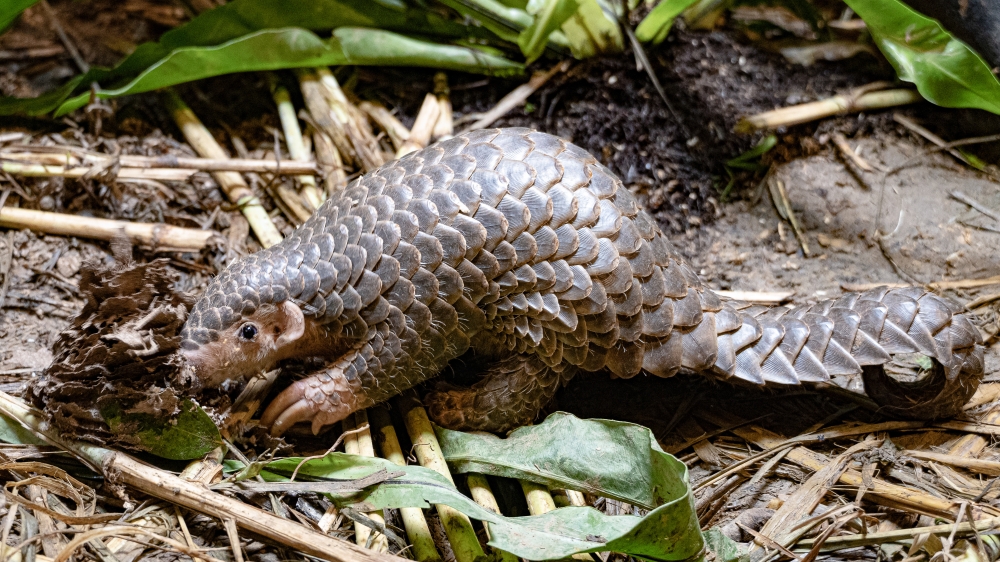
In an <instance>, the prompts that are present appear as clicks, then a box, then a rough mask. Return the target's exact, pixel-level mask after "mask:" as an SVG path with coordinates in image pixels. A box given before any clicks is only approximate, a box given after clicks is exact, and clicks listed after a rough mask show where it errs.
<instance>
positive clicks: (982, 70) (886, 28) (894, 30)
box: [846, 0, 1000, 113]
mask: <svg viewBox="0 0 1000 562" xmlns="http://www.w3.org/2000/svg"><path fill="white" fill-rule="evenodd" d="M846 2H847V5H848V6H850V7H851V9H853V10H854V11H855V12H857V14H858V15H859V16H861V18H862V19H864V20H865V24H866V25H867V26H868V30H869V31H870V32H871V34H872V37H873V38H874V39H875V42H876V44H878V47H879V49H881V50H882V53H883V54H884V55H885V57H886V58H887V59H889V62H890V63H891V64H892V66H893V68H895V69H896V74H897V75H898V76H899V78H900V79H901V80H905V81H907V82H913V83H914V84H916V85H917V90H918V91H919V92H920V94H921V95H923V96H924V97H925V98H927V99H928V100H929V101H931V102H933V103H935V104H937V105H941V106H945V107H976V108H979V109H985V110H986V111H990V112H993V113H1000V81H997V77H996V76H994V75H993V73H992V72H991V71H990V66H989V65H988V64H987V63H986V62H985V61H984V60H983V59H982V57H980V56H979V55H978V54H976V53H975V52H974V51H973V50H972V49H970V48H969V47H968V46H966V45H965V44H964V43H962V42H961V41H959V40H958V39H956V38H955V37H953V36H952V35H951V34H950V33H948V32H947V31H945V30H944V29H943V28H942V27H941V26H940V25H939V24H938V23H937V22H936V21H934V20H932V19H930V18H927V17H925V16H923V15H921V14H919V13H918V12H916V11H915V10H913V9H911V8H909V7H908V6H906V5H904V4H903V3H902V2H899V1H898V0H846Z"/></svg>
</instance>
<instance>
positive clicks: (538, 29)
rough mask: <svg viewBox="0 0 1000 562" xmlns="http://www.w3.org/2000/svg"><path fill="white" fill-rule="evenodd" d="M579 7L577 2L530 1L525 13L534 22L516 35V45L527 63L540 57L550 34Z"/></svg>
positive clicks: (571, 0)
mask: <svg viewBox="0 0 1000 562" xmlns="http://www.w3.org/2000/svg"><path fill="white" fill-rule="evenodd" d="M579 7H580V4H579V3H578V2H577V0H532V1H531V2H529V3H528V6H527V11H528V13H529V14H531V15H533V16H534V21H532V22H531V25H529V26H528V27H527V28H525V30H524V31H522V32H521V34H520V35H518V37H517V45H518V47H520V48H521V52H522V53H524V56H525V58H527V59H528V62H529V63H531V62H533V61H534V60H535V59H537V58H538V57H540V56H542V52H543V51H545V45H546V44H548V42H549V36H550V35H552V32H553V31H555V30H557V29H559V28H560V27H562V24H563V23H565V22H566V20H568V19H569V18H570V17H571V16H572V15H573V14H574V13H576V11H577V9H578V8H579Z"/></svg>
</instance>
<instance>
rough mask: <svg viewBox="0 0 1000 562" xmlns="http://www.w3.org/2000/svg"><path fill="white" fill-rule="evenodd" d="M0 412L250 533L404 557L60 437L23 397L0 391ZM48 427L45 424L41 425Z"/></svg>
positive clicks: (327, 553) (350, 553)
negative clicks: (322, 531)
mask: <svg viewBox="0 0 1000 562" xmlns="http://www.w3.org/2000/svg"><path fill="white" fill-rule="evenodd" d="M0 412H2V413H3V414H5V415H6V416H7V417H10V418H12V419H14V420H16V421H17V422H19V423H21V425H23V426H25V427H26V428H28V429H29V430H31V431H32V432H34V433H36V434H38V435H41V436H43V437H44V438H45V439H46V440H47V441H49V442H51V443H52V444H54V445H55V446H57V447H60V448H62V449H64V450H66V451H68V452H70V453H71V454H73V455H75V456H77V457H78V458H80V460H82V461H83V462H84V464H86V465H88V466H90V467H91V468H92V469H94V470H95V471H97V472H99V473H101V474H104V475H105V477H106V478H109V479H111V478H113V479H114V481H115V482H117V483H119V484H121V485H125V486H131V487H133V488H135V489H136V490H138V491H139V492H142V493H145V494H148V495H150V496H153V497H155V498H160V499H163V500H166V501H169V502H171V503H174V504H177V505H180V506H182V507H184V508H187V509H190V510H193V511H196V512H198V513H202V514H205V515H207V516H209V517H215V518H217V519H220V520H225V519H233V520H235V521H236V524H237V525H238V526H240V527H242V528H243V529H245V530H247V531H250V532H251V533H256V534H258V535H261V536H263V537H266V538H268V539H271V540H273V541H275V542H277V543H279V544H283V545H286V546H288V547H289V548H292V549H294V550H297V551H300V552H303V553H305V554H308V555H310V556H315V557H318V558H321V559H323V560H335V561H343V562H403V561H404V560H405V559H403V558H400V557H398V556H393V555H391V554H386V553H381V552H376V551H374V550H368V549H364V548H361V547H359V546H357V545H354V544H351V543H349V542H346V541H342V540H339V539H335V538H333V537H330V536H327V535H324V534H322V533H318V532H316V531H313V530H312V529H310V528H308V527H305V526H303V525H300V524H298V523H295V522H293V521H290V520H288V519H282V518H281V517H278V516H276V515H274V514H272V513H269V512H267V511H264V510H262V509H258V508H256V507H254V506H251V505H248V504H245V503H243V502H241V501H239V500H236V499H233V498H230V497H227V496H224V495H222V494H220V493H217V492H213V491H212V490H210V489H208V488H207V487H205V486H204V485H203V484H196V483H194V482H189V481H187V480H184V479H183V478H180V477H178V476H175V475H173V474H171V473H169V472H166V471H163V470H160V469H158V468H155V467H152V466H149V465H146V464H143V463H141V462H139V461H138V460H137V459H135V458H133V457H131V456H129V455H126V454H124V453H120V452H117V451H111V450H108V449H103V448H101V447H96V446H94V445H90V444H87V443H81V442H76V441H71V440H68V439H65V438H64V437H63V436H62V435H60V434H58V433H56V432H55V431H52V429H51V428H50V427H49V426H48V424H46V423H45V422H44V421H43V416H42V415H41V413H40V412H38V411H37V410H33V409H31V408H29V407H28V406H27V405H26V404H24V402H22V401H20V400H18V399H16V398H14V397H12V396H10V395H9V394H6V393H3V392H0ZM46 428H48V429H46Z"/></svg>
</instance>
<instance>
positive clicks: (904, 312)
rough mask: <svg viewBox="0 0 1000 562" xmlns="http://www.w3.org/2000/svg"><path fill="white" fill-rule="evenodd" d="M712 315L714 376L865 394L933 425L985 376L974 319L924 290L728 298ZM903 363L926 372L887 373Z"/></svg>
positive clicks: (960, 403) (961, 402)
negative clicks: (772, 301) (807, 298)
mask: <svg viewBox="0 0 1000 562" xmlns="http://www.w3.org/2000/svg"><path fill="white" fill-rule="evenodd" d="M714 316H715V318H714V324H715V331H716V334H715V336H716V337H715V340H716V342H717V343H716V346H715V347H716V349H715V361H714V363H713V364H712V365H711V367H710V368H709V369H707V372H710V373H713V374H714V375H716V376H718V377H720V378H723V379H735V380H737V381H743V382H747V383H752V384H756V385H765V384H777V385H797V384H802V383H818V384H820V385H823V384H827V385H829V384H832V385H835V386H837V387H840V388H843V389H845V390H849V391H853V392H863V393H865V394H867V395H868V396H869V397H870V398H872V399H873V400H874V401H875V402H876V403H878V404H879V405H880V406H881V408H882V410H883V411H885V412H887V413H890V414H893V415H899V416H905V417H909V418H918V419H932V418H939V417H946V416H950V415H954V414H955V413H958V412H959V411H961V408H962V406H963V405H964V404H965V403H966V401H968V399H969V398H971V397H972V394H973V393H974V392H975V391H976V388H977V387H978V385H979V381H980V380H981V379H982V376H983V371H984V364H983V353H984V348H983V341H982V337H981V336H980V334H979V330H978V329H977V328H976V326H974V325H973V323H972V322H971V321H970V319H969V316H967V315H966V314H963V313H961V312H960V311H959V310H957V309H956V308H954V307H953V306H952V305H950V304H949V303H948V302H947V301H945V300H943V299H941V298H940V297H938V296H936V295H934V294H931V293H928V292H926V291H925V290H923V289H921V288H919V287H907V288H902V289H888V288H885V287H881V288H877V289H873V290H870V291H867V292H864V293H851V294H847V295H844V296H842V297H839V298H837V299H832V300H828V301H823V302H820V303H818V304H815V305H812V306H809V307H803V308H796V309H789V308H786V307H764V306H756V305H750V304H747V303H742V302H736V301H728V302H723V306H722V309H721V310H719V311H718V312H716V313H714ZM686 339H688V340H689V341H690V342H694V341H697V338H686ZM702 341H703V342H704V340H702ZM708 347H712V346H711V345H709V346H708ZM704 351H705V348H704V346H697V347H696V348H695V349H684V350H682V353H684V355H692V354H693V355H698V354H699V352H702V353H703V352H704ZM920 356H923V358H921V357H920ZM647 359H648V357H647ZM900 360H904V361H902V362H907V361H905V360H910V361H909V362H910V363H911V364H912V365H913V366H916V367H919V366H921V365H922V366H923V368H924V369H926V371H924V372H923V373H922V374H923V376H920V373H916V372H914V371H910V373H909V375H910V376H905V375H906V374H907V373H906V369H905V367H904V368H902V369H901V373H900V374H903V375H904V376H903V377H892V376H889V374H887V372H886V367H887V366H889V365H890V363H894V364H895V365H896V366H901V365H899V363H900V362H901V361H900ZM927 367H930V368H929V369H927ZM918 370H920V369H918ZM906 379H910V380H906Z"/></svg>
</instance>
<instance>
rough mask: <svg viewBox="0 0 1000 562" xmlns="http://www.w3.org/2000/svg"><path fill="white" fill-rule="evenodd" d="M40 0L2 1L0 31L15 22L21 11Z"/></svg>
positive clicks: (0, 4) (0, 6) (0, 5)
mask: <svg viewBox="0 0 1000 562" xmlns="http://www.w3.org/2000/svg"><path fill="white" fill-rule="evenodd" d="M36 2H38V0H3V2H0V33H3V32H4V31H6V30H7V28H8V27H10V24H12V23H14V20H16V19H17V16H19V15H21V12H23V11H25V10H27V9H28V8H30V7H32V6H34V5H35V3H36Z"/></svg>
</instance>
